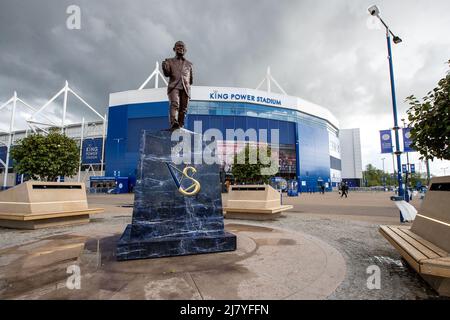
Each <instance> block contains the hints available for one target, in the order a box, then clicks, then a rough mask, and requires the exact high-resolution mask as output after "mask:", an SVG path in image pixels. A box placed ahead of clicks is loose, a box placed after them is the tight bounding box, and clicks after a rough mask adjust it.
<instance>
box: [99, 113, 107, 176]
mask: <svg viewBox="0 0 450 320" xmlns="http://www.w3.org/2000/svg"><path fill="white" fill-rule="evenodd" d="M105 136H106V114H105V117H104V118H103V134H102V162H101V165H100V174H103V166H104V162H105ZM103 175H104V174H103Z"/></svg>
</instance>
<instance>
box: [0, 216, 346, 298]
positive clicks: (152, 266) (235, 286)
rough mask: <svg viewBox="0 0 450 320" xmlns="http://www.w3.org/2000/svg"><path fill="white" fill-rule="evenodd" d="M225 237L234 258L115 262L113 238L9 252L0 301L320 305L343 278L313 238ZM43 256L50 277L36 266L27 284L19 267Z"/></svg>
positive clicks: (242, 227)
mask: <svg viewBox="0 0 450 320" xmlns="http://www.w3.org/2000/svg"><path fill="white" fill-rule="evenodd" d="M226 229H227V231H229V232H232V233H234V234H236V235H237V239H238V246H237V250H236V251H234V252H225V253H213V254H202V255H192V256H182V257H170V258H159V259H147V260H133V261H123V262H118V261H116V259H115V245H116V243H117V240H118V238H119V236H120V233H117V234H114V235H111V236H107V237H100V238H99V237H95V238H94V237H90V238H86V237H85V236H80V235H73V234H67V235H61V236H58V237H50V238H45V239H42V240H38V241H36V242H34V243H30V244H24V245H18V246H14V247H10V248H8V249H4V250H3V253H4V254H1V253H2V252H0V255H1V256H5V257H6V258H3V261H6V260H7V259H9V260H8V263H5V262H4V263H3V266H2V267H1V268H3V269H2V274H3V278H2V280H3V281H4V283H5V284H4V285H3V287H2V288H0V298H8V299H152V300H154V299H194V300H200V299H225V300H229V299H295V298H297V297H301V298H302V299H325V298H326V297H327V296H329V295H330V294H332V293H333V292H334V291H335V290H336V288H337V287H338V286H339V284H340V283H341V282H342V281H343V280H344V278H345V272H346V265H345V261H344V258H343V257H342V255H341V254H340V253H339V252H338V251H337V250H336V249H335V248H333V247H332V246H330V245H328V244H327V243H325V242H323V241H321V240H320V239H318V238H316V237H313V236H310V235H307V234H304V233H301V232H293V231H289V230H285V229H281V228H272V227H267V226H259V225H255V224H247V223H239V224H234V223H232V224H227V226H226ZM75 248H77V250H78V251H74V250H75ZM80 248H82V250H80ZM43 253H45V255H46V261H47V262H48V263H47V264H48V265H51V266H52V269H47V265H46V264H43V263H42V261H40V260H39V261H38V260H36V261H38V262H36V264H35V265H34V267H33V271H35V272H36V273H39V274H41V276H40V279H43V280H42V281H35V282H30V281H29V279H28V278H29V277H27V276H26V275H25V274H26V272H25V271H27V272H28V271H29V270H30V266H31V265H26V264H24V263H23V262H20V261H28V260H29V259H36V257H37V256H39V255H41V254H43ZM14 255H15V256H14ZM69 261H70V263H71V264H72V265H73V264H75V265H77V266H79V267H80V271H81V288H80V289H79V290H77V289H73V290H70V289H69V288H68V287H67V286H66V283H65V281H66V279H65V278H67V277H68V276H70V275H71V274H67V273H66V269H67V266H68V262H69ZM49 274H52V275H58V277H55V278H51V277H50V278H49V277H48V275H49ZM12 275H14V276H12ZM61 276H65V277H62V278H61ZM44 279H45V280H44ZM52 279H53V282H52V281H51V280H52ZM24 284H27V286H25V285H24Z"/></svg>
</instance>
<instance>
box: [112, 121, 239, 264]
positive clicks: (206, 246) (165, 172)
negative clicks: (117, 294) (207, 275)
mask: <svg viewBox="0 0 450 320" xmlns="http://www.w3.org/2000/svg"><path fill="white" fill-rule="evenodd" d="M181 132H182V133H183V135H184V138H185V139H186V138H187V139H190V141H192V144H193V141H194V139H196V138H197V139H198V138H199V136H198V135H197V134H195V133H193V132H191V131H187V130H184V129H181ZM171 134H172V133H171V132H170V131H156V132H149V131H146V132H144V134H143V137H142V141H141V155H140V160H139V163H138V169H137V177H136V180H137V181H136V187H135V200H134V210H133V220H132V224H130V225H128V226H127V228H126V229H125V232H124V233H123V235H122V237H121V238H120V240H119V242H118V244H117V251H116V257H117V260H119V261H122V260H133V259H147V258H159V257H170V256H181V255H191V254H201V253H213V252H224V251H234V250H236V236H235V235H233V234H231V233H228V232H225V231H224V222H223V213H222V198H221V188H220V179H219V166H218V165H217V164H212V165H208V164H205V163H203V162H202V164H194V156H195V153H194V152H192V154H191V162H190V163H191V164H188V163H186V161H185V163H184V164H180V165H176V164H174V163H173V160H174V159H173V157H172V156H171V152H172V148H173V147H174V146H175V145H176V144H177V142H172V141H171ZM200 141H201V140H200ZM200 145H202V144H200ZM204 148H205V145H203V147H202V148H201V149H202V150H200V152H202V151H203V150H204ZM192 150H194V149H192ZM184 159H186V158H184ZM188 167H189V168H190V169H187V170H185V169H186V168H188ZM192 168H194V170H193V169H192ZM197 184H198V187H199V188H200V191H199V192H198V193H196V194H194V195H188V194H189V193H195V191H194V190H195V187H196V185H197ZM183 192H184V194H183Z"/></svg>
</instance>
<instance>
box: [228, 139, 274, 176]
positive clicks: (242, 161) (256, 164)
mask: <svg viewBox="0 0 450 320" xmlns="http://www.w3.org/2000/svg"><path fill="white" fill-rule="evenodd" d="M258 153H259V157H258ZM262 155H264V157H266V158H270V157H271V156H272V150H271V148H270V147H267V148H266V147H259V148H254V147H252V148H250V146H249V145H246V146H245V148H244V150H242V151H241V152H240V153H238V154H237V155H235V157H234V160H233V166H232V168H231V173H232V174H233V176H234V178H235V180H236V181H237V182H238V183H246V184H260V183H266V184H267V183H269V180H270V178H271V177H273V176H274V175H275V174H276V173H277V172H278V163H276V170H272V172H271V174H269V175H266V174H262V170H263V169H268V168H269V165H268V164H267V165H265V164H263V163H262V162H261V158H262V157H261V156H262ZM273 171H275V172H273Z"/></svg>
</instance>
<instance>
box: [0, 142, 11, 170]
mask: <svg viewBox="0 0 450 320" xmlns="http://www.w3.org/2000/svg"><path fill="white" fill-rule="evenodd" d="M7 153H8V147H6V146H1V147H0V159H1V160H2V161H3V162H5V163H6V154H7ZM12 167H13V160H12V158H11V156H9V163H8V168H12ZM0 168H3V164H2V162H0Z"/></svg>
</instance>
